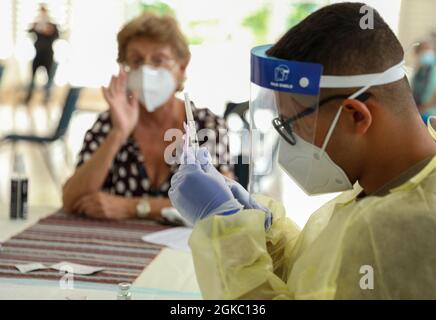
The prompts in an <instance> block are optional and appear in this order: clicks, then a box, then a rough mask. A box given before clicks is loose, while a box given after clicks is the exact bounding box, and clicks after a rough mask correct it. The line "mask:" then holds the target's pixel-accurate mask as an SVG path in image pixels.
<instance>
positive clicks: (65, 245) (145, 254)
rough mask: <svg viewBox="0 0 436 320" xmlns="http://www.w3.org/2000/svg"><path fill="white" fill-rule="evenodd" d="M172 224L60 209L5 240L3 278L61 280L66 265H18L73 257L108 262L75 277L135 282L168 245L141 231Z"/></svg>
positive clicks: (0, 268)
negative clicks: (148, 240)
mask: <svg viewBox="0 0 436 320" xmlns="http://www.w3.org/2000/svg"><path fill="white" fill-rule="evenodd" d="M167 228H168V226H164V225H160V224H157V223H156V222H152V221H145V220H125V221H103V220H93V219H89V218H84V217H78V216H73V215H68V214H65V213H63V212H56V213H54V214H52V215H50V216H49V217H47V218H44V219H41V220H40V221H39V222H38V223H36V224H35V225H33V226H31V227H30V228H28V229H26V230H24V231H23V232H21V233H20V234H18V235H16V236H14V237H12V238H11V239H9V240H8V241H6V242H4V243H2V244H1V248H0V278H16V279H17V278H20V279H22V278H27V279H43V280H59V279H61V278H62V276H63V275H64V273H61V272H60V271H57V270H52V269H44V270H38V271H32V272H29V273H25V274H23V273H20V272H19V271H18V270H17V269H16V268H15V265H16V264H28V263H33V262H40V263H42V264H44V265H45V266H51V265H52V264H55V263H58V262H61V261H68V262H72V263H79V264H84V265H87V266H95V267H103V268H105V270H103V271H100V272H97V273H95V274H93V275H74V281H75V282H76V281H79V282H80V281H84V282H93V283H101V284H117V283H120V282H130V283H132V282H133V281H134V280H135V279H136V278H137V277H138V276H139V274H140V273H141V272H142V271H143V269H144V268H145V267H146V266H147V265H148V264H149V263H150V262H151V261H152V260H153V258H154V257H156V256H157V254H158V253H159V252H160V250H161V249H162V246H159V245H154V244H151V243H146V242H144V241H142V239H141V237H142V236H144V235H145V234H147V233H151V232H156V231H160V230H163V229H167Z"/></svg>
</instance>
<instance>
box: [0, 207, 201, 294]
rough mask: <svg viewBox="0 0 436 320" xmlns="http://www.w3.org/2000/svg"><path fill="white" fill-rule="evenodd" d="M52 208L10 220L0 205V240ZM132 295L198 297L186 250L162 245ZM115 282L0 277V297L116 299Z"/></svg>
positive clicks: (198, 292)
mask: <svg viewBox="0 0 436 320" xmlns="http://www.w3.org/2000/svg"><path fill="white" fill-rule="evenodd" d="M55 211H56V208H51V207H30V208H29V215H28V219H27V220H10V219H9V208H8V207H7V206H5V205H0V242H3V241H5V240H7V239H9V238H10V237H12V236H13V235H15V234H17V233H19V232H21V231H22V230H24V229H26V228H27V227H29V226H31V225H33V224H34V223H36V222H37V221H38V220H39V219H41V218H43V217H46V216H47V215H49V214H51V213H53V212H55ZM130 291H131V293H132V299H201V294H200V290H199V287H198V284H197V281H196V277H195V271H194V266H193V262H192V256H191V254H190V253H186V252H182V251H178V250H173V249H169V248H165V249H163V250H162V251H161V252H160V253H159V255H158V256H157V257H156V258H155V259H154V260H153V261H152V262H151V264H150V265H149V266H148V267H147V268H145V269H144V270H143V271H142V273H141V274H140V276H139V277H138V278H137V279H136V281H135V282H134V283H133V284H132V288H131V290H130ZM117 292H118V288H117V286H115V285H107V284H94V283H86V284H85V283H81V284H80V285H74V289H62V288H61V287H60V286H59V283H58V281H48V280H33V279H7V278H0V300H1V299H20V300H23V299H42V300H44V299H62V300H63V299H70V300H81V299H88V300H94V299H105V300H106V299H108V300H112V299H116V296H117Z"/></svg>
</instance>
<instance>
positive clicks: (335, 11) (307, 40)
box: [267, 2, 411, 104]
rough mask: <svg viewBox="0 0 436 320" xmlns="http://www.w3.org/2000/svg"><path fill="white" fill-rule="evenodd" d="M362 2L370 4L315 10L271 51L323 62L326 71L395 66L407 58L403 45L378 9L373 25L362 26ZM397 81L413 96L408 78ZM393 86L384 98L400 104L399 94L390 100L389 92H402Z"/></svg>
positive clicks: (385, 88) (351, 71) (385, 89)
mask: <svg viewBox="0 0 436 320" xmlns="http://www.w3.org/2000/svg"><path fill="white" fill-rule="evenodd" d="M362 6H366V5H365V4H364V3H350V2H345V3H337V4H333V5H328V6H325V7H323V8H321V9H319V10H317V11H315V12H314V13H312V14H311V15H309V16H308V17H306V18H305V19H304V20H302V21H301V22H300V23H299V24H297V25H296V26H294V27H293V28H291V29H290V30H289V31H288V32H287V33H286V34H285V35H283V36H282V37H281V38H280V40H279V41H278V42H277V43H276V44H275V45H274V46H272V47H271V48H270V49H269V50H268V51H267V54H268V55H270V56H274V57H277V58H282V59H287V60H299V61H307V62H314V63H320V64H322V65H323V66H324V71H323V73H324V74H328V75H353V74H366V73H378V72H382V71H384V70H386V69H388V68H389V67H392V66H393V65H395V64H397V63H399V62H400V61H401V60H402V59H403V56H404V51H403V48H402V46H401V44H400V42H399V40H398V39H397V37H396V36H395V34H394V33H393V32H392V30H391V29H390V28H389V26H388V25H387V23H386V22H385V21H384V20H383V18H382V17H381V16H380V14H379V13H378V12H377V11H376V10H375V9H373V13H374V16H373V17H374V20H373V21H374V25H373V28H371V29H362V28H361V26H360V21H361V19H362V17H363V16H364V13H361V12H360V9H361V8H362ZM394 84H396V85H398V84H400V85H402V86H403V88H402V90H401V91H404V89H406V91H409V95H410V96H411V93H410V91H411V90H410V86H409V84H408V81H407V79H403V80H401V81H399V82H395V83H394ZM404 86H406V87H407V88H405V87H404ZM389 87H392V88H394V87H395V85H394V86H391V85H385V86H383V93H384V94H383V93H382V94H381V95H383V96H385V99H384V102H385V103H390V104H393V103H395V104H397V102H398V101H396V100H397V99H395V97H390V99H391V100H392V99H393V100H392V101H388V100H389V97H388V96H392V95H394V96H395V95H396V94H399V93H397V92H389V91H392V89H389ZM380 88H381V87H380ZM327 91H328V90H327ZM331 91H333V90H331ZM342 91H343V90H342ZM376 91H381V90H376ZM388 92H389V93H388ZM403 93H404V92H403ZM386 97H388V98H386ZM394 100H395V101H394ZM403 103H404V100H403Z"/></svg>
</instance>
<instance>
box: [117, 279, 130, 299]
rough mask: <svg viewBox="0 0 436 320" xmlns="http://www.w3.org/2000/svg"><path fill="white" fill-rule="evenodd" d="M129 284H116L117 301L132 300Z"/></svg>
mask: <svg viewBox="0 0 436 320" xmlns="http://www.w3.org/2000/svg"><path fill="white" fill-rule="evenodd" d="M130 286H131V285H130V283H127V282H122V283H119V284H118V295H117V300H132V293H131V292H130Z"/></svg>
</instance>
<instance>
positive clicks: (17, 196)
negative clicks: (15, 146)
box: [10, 155, 29, 219]
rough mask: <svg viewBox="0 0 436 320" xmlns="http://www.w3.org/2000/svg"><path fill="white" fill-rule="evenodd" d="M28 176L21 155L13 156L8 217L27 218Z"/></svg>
mask: <svg viewBox="0 0 436 320" xmlns="http://www.w3.org/2000/svg"><path fill="white" fill-rule="evenodd" d="M28 186H29V182H28V178H27V175H26V170H25V167H24V160H23V156H22V155H16V156H15V157H14V172H13V173H12V177H11V202H10V218H11V219H18V218H19V219H27V192H28Z"/></svg>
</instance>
